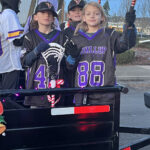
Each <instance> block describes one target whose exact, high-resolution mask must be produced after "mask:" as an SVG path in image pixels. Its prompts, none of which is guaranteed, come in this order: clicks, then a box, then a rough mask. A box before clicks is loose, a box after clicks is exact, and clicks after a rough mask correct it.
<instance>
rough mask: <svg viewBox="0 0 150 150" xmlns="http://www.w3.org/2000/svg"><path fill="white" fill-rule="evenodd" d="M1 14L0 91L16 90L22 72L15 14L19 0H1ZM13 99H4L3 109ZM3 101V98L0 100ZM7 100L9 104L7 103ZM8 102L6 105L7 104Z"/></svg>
mask: <svg viewBox="0 0 150 150" xmlns="http://www.w3.org/2000/svg"><path fill="white" fill-rule="evenodd" d="M0 3H1V5H2V12H1V13H0V75H1V76H2V81H1V82H2V83H1V89H2V90H4V89H18V88H19V76H20V71H21V70H22V66H21V62H20V56H21V45H22V44H21V43H20V42H18V39H20V38H21V37H22V33H23V27H22V26H21V25H20V22H19V19H18V17H17V13H18V12H19V6H20V3H21V1H20V0H1V1H0ZM12 99H15V97H11V98H10V97H9V98H6V99H5V100H6V101H5V104H4V107H5V106H6V107H7V106H8V103H9V102H10V101H11V100H12ZM1 100H2V101H3V98H1ZM8 100H9V102H8ZM7 102H8V103H7Z"/></svg>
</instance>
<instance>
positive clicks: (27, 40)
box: [22, 2, 64, 108]
mask: <svg viewBox="0 0 150 150" xmlns="http://www.w3.org/2000/svg"><path fill="white" fill-rule="evenodd" d="M55 17H57V13H56V12H55V9H54V7H53V5H52V4H51V3H49V2H41V3H40V4H38V5H37V7H36V9H35V13H34V24H33V27H34V28H33V30H31V31H29V32H28V33H27V34H26V35H25V37H24V44H23V45H24V48H25V50H26V52H25V55H24V56H23V58H22V65H23V67H24V68H26V88H27V89H45V88H48V87H49V83H50V82H51V81H54V82H52V83H51V86H53V87H55V86H56V84H57V83H56V79H59V78H61V77H62V76H61V75H62V73H61V67H60V65H61V60H62V57H63V53H64V49H63V48H62V47H61V46H60V44H61V43H62V38H60V37H61V32H60V31H59V30H56V29H55V25H54V20H55ZM25 105H29V106H31V108H34V107H50V106H52V105H53V106H54V105H55V102H54V101H52V100H51V99H50V96H49V98H48V96H27V97H25Z"/></svg>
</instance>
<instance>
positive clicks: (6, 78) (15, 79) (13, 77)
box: [1, 70, 20, 90]
mask: <svg viewBox="0 0 150 150" xmlns="http://www.w3.org/2000/svg"><path fill="white" fill-rule="evenodd" d="M1 76H2V81H1V89H3V90H4V89H18V88H19V77H20V70H15V71H12V72H7V73H3V74H1Z"/></svg>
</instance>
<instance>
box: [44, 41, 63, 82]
mask: <svg viewBox="0 0 150 150" xmlns="http://www.w3.org/2000/svg"><path fill="white" fill-rule="evenodd" d="M49 46H50V48H48V49H47V50H46V51H44V52H42V56H43V58H44V60H45V62H46V65H47V77H48V78H49V79H50V80H54V79H57V78H58V77H59V72H60V64H61V61H62V58H63V56H64V52H65V48H63V47H62V46H61V45H59V44H58V43H50V44H49Z"/></svg>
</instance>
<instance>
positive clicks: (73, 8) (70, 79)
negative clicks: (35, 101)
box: [60, 0, 85, 106]
mask: <svg viewBox="0 0 150 150" xmlns="http://www.w3.org/2000/svg"><path fill="white" fill-rule="evenodd" d="M84 5H85V1H84V0H71V1H70V3H69V5H68V19H69V20H68V21H67V22H65V23H63V24H61V25H60V27H61V29H62V32H63V35H64V45H65V43H67V41H68V40H70V39H71V38H72V36H73V34H74V31H75V28H76V26H77V25H78V24H79V23H80V22H81V20H82V9H83V7H84ZM65 55H66V56H68V51H67V50H65ZM64 72H65V75H66V76H65V81H66V83H65V84H66V85H65V86H66V87H68V88H73V87H74V78H75V72H73V71H72V70H71V71H70V70H68V69H67V68H65V69H64ZM73 97H74V95H72V94H71V95H70V94H69V95H66V97H65V106H73V105H74V103H73Z"/></svg>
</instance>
